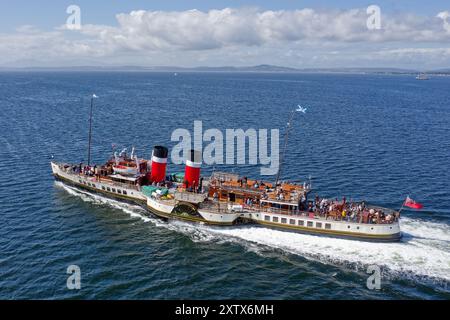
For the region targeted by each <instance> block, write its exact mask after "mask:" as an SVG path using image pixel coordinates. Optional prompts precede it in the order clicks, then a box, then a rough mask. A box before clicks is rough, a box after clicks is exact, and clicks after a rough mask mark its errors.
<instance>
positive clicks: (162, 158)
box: [150, 146, 169, 182]
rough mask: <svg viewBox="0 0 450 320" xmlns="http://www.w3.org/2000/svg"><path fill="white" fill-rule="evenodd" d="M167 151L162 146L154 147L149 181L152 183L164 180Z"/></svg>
mask: <svg viewBox="0 0 450 320" xmlns="http://www.w3.org/2000/svg"><path fill="white" fill-rule="evenodd" d="M168 154H169V149H167V148H166V147H163V146H155V147H154V148H153V154H152V172H151V175H150V179H151V181H152V182H161V181H164V180H165V179H166V168H167V155H168Z"/></svg>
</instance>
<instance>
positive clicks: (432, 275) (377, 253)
mask: <svg viewBox="0 0 450 320" xmlns="http://www.w3.org/2000/svg"><path fill="white" fill-rule="evenodd" d="M60 185H61V186H62V187H63V188H64V189H65V190H67V191H68V192H69V193H71V194H74V195H77V196H80V197H81V198H82V199H83V200H85V201H91V202H94V203H99V204H107V205H110V206H112V207H115V208H118V209H121V210H123V211H125V212H126V213H128V214H130V215H131V216H134V217H140V218H142V219H143V220H144V221H151V222H152V223H153V224H155V225H157V226H163V227H165V228H168V229H170V230H173V231H176V232H182V233H184V234H186V235H188V236H189V237H190V238H191V239H192V240H193V241H218V242H229V241H231V242H237V243H240V244H243V245H244V246H245V247H246V249H247V250H249V251H254V252H257V251H258V247H261V245H262V246H264V247H269V248H275V249H281V250H283V251H286V252H289V253H292V254H296V255H301V256H303V257H305V258H308V259H314V260H316V261H321V262H323V263H331V264H337V265H352V266H356V267H364V266H368V265H378V266H380V267H383V268H384V269H387V271H388V273H389V274H391V275H394V276H396V277H397V276H398V277H401V278H420V277H426V278H429V279H436V280H438V281H444V282H448V281H450V226H449V225H448V224H444V223H436V222H426V221H422V220H417V219H412V218H407V217H403V218H402V221H401V229H402V232H403V234H404V237H403V240H402V241H401V242H398V243H373V242H363V241H356V240H346V239H335V238H327V237H319V236H313V235H305V234H299V233H292V232H283V231H277V230H272V229H267V228H262V227H257V226H246V227H239V228H228V227H226V228H217V227H210V226H207V225H200V224H195V225H194V224H190V223H184V222H179V221H172V222H170V223H165V222H162V221H161V220H159V219H154V218H148V217H147V216H145V214H144V212H145V210H144V209H143V208H141V207H139V206H133V205H129V204H125V203H122V202H118V201H114V200H111V199H109V198H104V197H102V196H99V195H92V194H90V193H87V192H83V191H79V190H78V189H75V188H71V187H68V186H66V185H64V184H62V183H60ZM242 240H244V241H242Z"/></svg>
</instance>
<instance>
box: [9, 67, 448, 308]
mask: <svg viewBox="0 0 450 320" xmlns="http://www.w3.org/2000/svg"><path fill="white" fill-rule="evenodd" d="M449 89H450V78H448V77H436V78H432V79H431V80H429V81H417V80H415V79H414V77H411V76H406V75H405V76H402V75H398V76H397V75H396V76H392V75H336V74H269V73H267V74H259V73H258V74H251V73H248V74H240V73H179V74H178V76H174V75H173V74H172V73H127V72H123V73H119V72H116V73H108V72H98V73H88V72H79V73H77V72H72V73H63V72H55V73H47V72H35V73H32V72H21V73H0V108H1V117H0V128H1V130H2V131H1V135H0V172H1V173H2V182H1V184H0V203H1V206H0V298H3V299H54V298H58V299H127V298H128V299H186V298H191V299H244V298H245V299H253V298H255V299H262V298H264V299H449V298H450V287H449V281H450V245H449V244H450V232H449V231H450V209H449V208H450V165H449V160H450V159H449V156H450V90H449ZM93 92H95V93H96V94H97V95H98V96H99V99H98V100H96V101H95V111H94V126H93V156H94V161H95V162H97V163H100V162H102V161H104V160H106V158H107V157H108V156H109V155H110V153H111V144H112V143H114V144H116V145H118V146H131V145H134V146H136V148H137V151H138V153H139V155H141V156H145V157H149V156H150V153H151V149H152V146H153V145H156V144H163V145H167V146H169V147H173V146H174V144H175V143H174V142H170V137H171V133H172V131H173V130H174V129H176V128H186V129H189V130H192V128H193V122H194V120H202V121H203V128H204V130H206V129H209V128H219V129H221V130H224V129H226V128H242V129H244V130H245V129H248V128H256V129H259V128H267V129H272V128H273V129H276V128H280V129H283V128H284V127H285V125H286V122H287V118H288V114H289V111H290V110H292V109H294V108H295V107H296V106H297V104H302V105H304V106H307V108H308V110H307V113H306V114H298V115H296V118H295V120H294V128H293V130H292V132H291V134H290V140H289V146H288V151H287V155H286V159H285V167H284V168H283V178H284V179H287V178H289V179H293V180H301V179H305V178H307V177H308V176H310V175H311V177H312V179H313V187H314V188H315V192H317V193H319V194H321V195H324V196H328V197H336V196H338V197H341V196H346V197H347V199H350V198H352V199H366V200H367V201H369V202H372V203H375V204H378V205H382V206H387V207H392V208H398V207H400V205H401V203H402V201H403V199H404V198H405V196H406V195H408V194H409V195H410V196H411V197H412V198H414V199H416V200H418V201H420V202H422V203H423V204H424V206H425V209H424V210H422V211H409V210H408V211H404V214H403V217H402V230H403V232H404V238H403V240H402V241H401V242H400V243H392V244H377V243H366V242H359V241H352V240H340V239H329V238H323V237H316V236H311V235H301V234H291V233H287V232H281V231H274V230H268V229H263V228H257V227H252V226H246V227H241V228H237V229H231V228H224V229H218V228H212V227H208V226H201V225H190V224H185V223H181V222H169V223H167V222H163V221H160V220H158V219H156V218H153V217H151V216H148V214H147V213H146V212H145V211H144V210H143V209H142V208H140V207H138V206H133V205H129V204H123V203H120V202H117V201H111V200H108V199H106V198H103V197H100V196H98V195H90V194H88V193H85V192H82V191H79V190H76V189H74V188H71V187H68V186H65V185H63V184H61V183H56V182H55V181H54V179H53V177H52V175H51V170H50V165H49V162H50V161H51V159H52V157H53V158H54V159H55V160H59V161H68V162H79V161H80V160H82V159H86V147H87V128H88V112H89V96H90V95H91V94H92V93H93ZM169 169H170V170H171V171H172V172H177V171H182V170H183V169H182V168H180V167H179V166H175V165H170V168H169ZM215 169H216V170H234V171H235V172H238V173H241V174H244V175H248V176H258V173H259V166H255V165H245V166H228V165H223V166H216V168H215ZM211 170H212V168H211V167H206V168H204V169H203V172H205V173H208V172H211ZM270 179H272V178H270ZM73 264H75V265H78V266H79V267H80V269H81V289H80V290H68V289H67V287H66V280H67V277H68V275H67V274H66V270H67V267H68V266H69V265H73ZM370 265H378V266H380V267H381V270H382V280H381V281H382V282H381V289H380V290H370V289H368V288H367V286H366V281H367V278H368V277H369V276H370V274H367V273H366V270H367V267H368V266H370Z"/></svg>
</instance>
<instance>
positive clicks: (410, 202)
mask: <svg viewBox="0 0 450 320" xmlns="http://www.w3.org/2000/svg"><path fill="white" fill-rule="evenodd" d="M403 205H404V206H405V207H409V208H413V209H422V208H423V205H422V204H421V203H418V202H415V201H414V200H413V199H411V198H410V197H409V196H408V197H406V200H405V203H403Z"/></svg>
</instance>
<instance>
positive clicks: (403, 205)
mask: <svg viewBox="0 0 450 320" xmlns="http://www.w3.org/2000/svg"><path fill="white" fill-rule="evenodd" d="M408 198H409V194H408V195H407V196H406V199H408ZM405 202H406V200H403V203H402V206H401V207H400V210H398V214H399V215H400V212H402V210H403V208H404V207H405Z"/></svg>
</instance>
